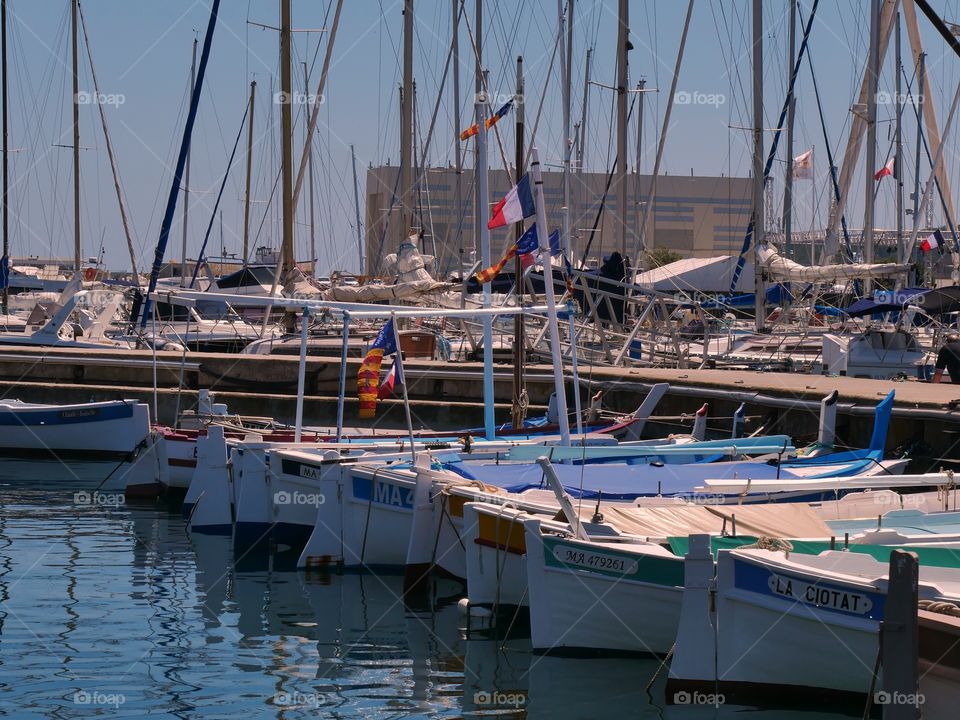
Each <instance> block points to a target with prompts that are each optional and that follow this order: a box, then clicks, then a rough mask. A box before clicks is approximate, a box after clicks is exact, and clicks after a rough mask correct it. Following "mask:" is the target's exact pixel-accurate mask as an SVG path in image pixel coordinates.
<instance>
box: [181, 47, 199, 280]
mask: <svg viewBox="0 0 960 720" xmlns="http://www.w3.org/2000/svg"><path fill="white" fill-rule="evenodd" d="M196 84H197V39H196V38H194V39H193V59H192V60H191V61H190V97H193V88H194V87H195V86H196ZM191 155H192V153H190V152H189V151H188V152H187V167H186V170H184V174H183V244H182V245H181V250H180V287H186V286H187V218H188V217H189V210H190V156H191Z"/></svg>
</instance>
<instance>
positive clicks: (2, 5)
mask: <svg viewBox="0 0 960 720" xmlns="http://www.w3.org/2000/svg"><path fill="white" fill-rule="evenodd" d="M0 53H2V54H3V62H2V65H0V76H2V77H0V82H2V83H3V257H4V258H5V259H6V261H7V273H8V274H7V278H8V282H6V283H5V284H4V286H3V313H4V314H6V313H7V312H8V310H7V303H8V302H9V300H10V287H9V285H10V283H9V277H10V276H9V268H10V173H9V169H10V168H9V158H8V153H9V152H10V147H9V145H10V135H9V125H8V122H7V112H8V108H7V105H8V100H9V94H8V93H7V0H0Z"/></svg>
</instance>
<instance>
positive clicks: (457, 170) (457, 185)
mask: <svg viewBox="0 0 960 720" xmlns="http://www.w3.org/2000/svg"><path fill="white" fill-rule="evenodd" d="M451 2H452V10H453V17H452V19H451V23H452V25H453V44H452V47H453V137H454V143H453V168H454V174H455V177H454V187H453V193H454V201H455V203H456V205H454V213H455V214H456V215H455V216H456V217H458V218H459V217H463V214H464V210H465V208H464V207H463V153H462V152H461V151H460V143H459V142H458V141H457V140H456V138H457V137H458V136H459V135H460V0H451ZM456 227H457V229H456V233H457V237H456V240H457V244H456V247H457V249H458V250H459V253H458V254H457V258H458V260H459V262H460V268H459V270H460V272H461V273H462V272H463V222H462V221H458V222H457V223H456Z"/></svg>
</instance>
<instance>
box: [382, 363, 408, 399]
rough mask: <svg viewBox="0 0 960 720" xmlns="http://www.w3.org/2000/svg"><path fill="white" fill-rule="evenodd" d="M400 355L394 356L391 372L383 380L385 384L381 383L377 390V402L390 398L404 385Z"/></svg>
mask: <svg viewBox="0 0 960 720" xmlns="http://www.w3.org/2000/svg"><path fill="white" fill-rule="evenodd" d="M399 355H400V353H399V352H397V353H396V354H395V355H394V356H393V365H392V366H391V367H390V372H388V373H387V376H386V377H385V378H384V379H383V382H382V383H380V389H379V390H377V400H383V399H384V398H388V397H390V396H391V395H393V393H394V392H395V390H396V388H398V387H400V386H401V385H403V366H402V365H401V364H400V363H401V361H400V358H399V357H398V356H399Z"/></svg>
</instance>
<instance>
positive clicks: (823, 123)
mask: <svg viewBox="0 0 960 720" xmlns="http://www.w3.org/2000/svg"><path fill="white" fill-rule="evenodd" d="M797 9H798V11H799V13H800V23H801V25H802V24H803V23H804V20H803V9H802V8H800V7H799V5H798V7H797ZM807 68H808V69H809V70H810V79H811V81H812V82H813V96H814V99H815V100H816V102H817V111H818V113H819V115H820V127H821V129H822V131H823V142H824V146H825V147H826V150H827V162H828V163H829V165H830V180H831V183H832V186H833V196H834V200H835V201H837V202H839V200H840V184H839V183H838V182H837V170H836V163H834V160H833V150H832V149H831V147H830V137H829V136H828V135H827V120H826V118H825V117H824V114H823V104H822V103H821V102H820V86H819V84H818V83H817V75H816V73H815V72H814V70H813V54H812V52H811V53H807ZM811 182H812V181H811ZM840 226H841V228H842V230H843V242H844V245H845V246H846V249H847V254H848V255H850V256H852V254H853V251H852V249H851V246H850V233H849V231H848V230H847V216H846V213H844V214H842V215H841V216H840Z"/></svg>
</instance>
